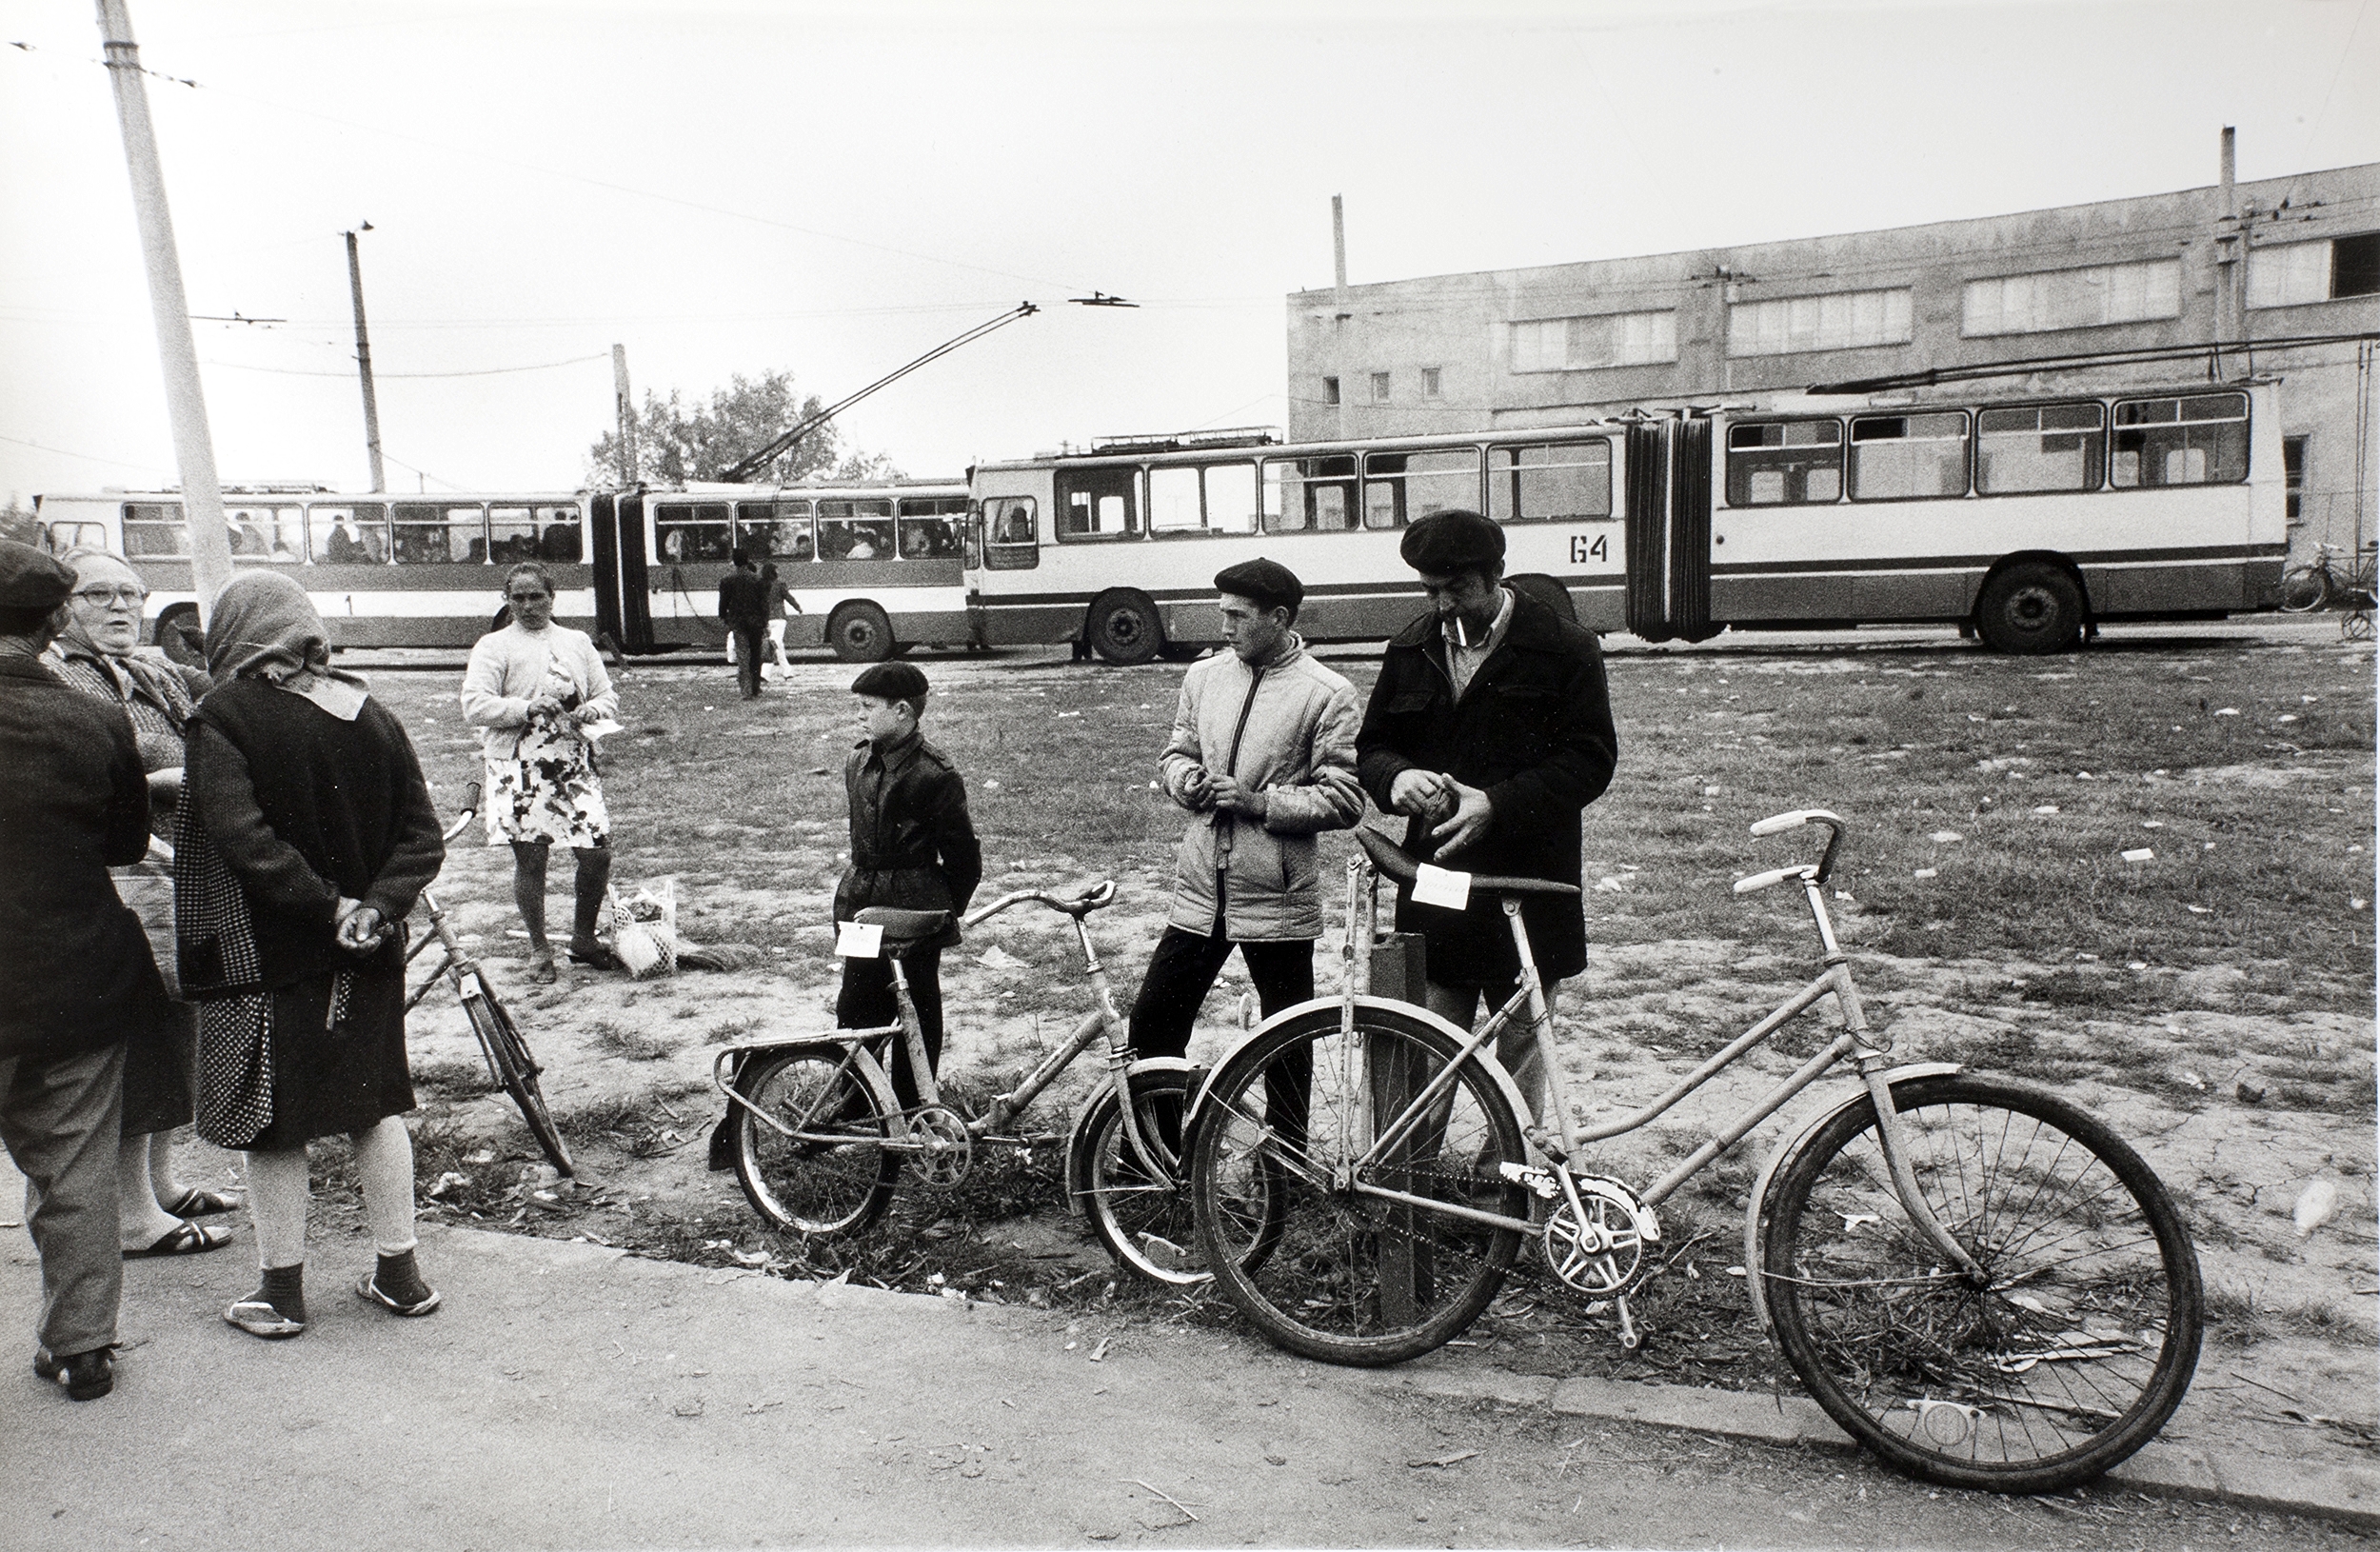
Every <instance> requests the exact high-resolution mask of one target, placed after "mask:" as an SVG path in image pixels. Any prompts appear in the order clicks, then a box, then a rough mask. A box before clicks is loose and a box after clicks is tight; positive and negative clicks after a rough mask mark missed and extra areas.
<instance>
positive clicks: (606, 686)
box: [463, 624, 620, 760]
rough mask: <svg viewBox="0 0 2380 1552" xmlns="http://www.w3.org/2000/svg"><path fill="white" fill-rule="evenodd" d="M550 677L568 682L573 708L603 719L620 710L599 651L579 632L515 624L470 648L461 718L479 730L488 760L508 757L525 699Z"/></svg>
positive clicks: (522, 722)
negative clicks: (574, 698)
mask: <svg viewBox="0 0 2380 1552" xmlns="http://www.w3.org/2000/svg"><path fill="white" fill-rule="evenodd" d="M549 676H550V677H554V678H560V679H565V680H567V681H569V684H570V688H571V692H572V693H573V694H575V695H576V696H577V697H578V700H577V703H576V704H577V705H578V706H594V707H596V708H597V709H598V710H600V711H601V712H602V713H603V714H604V715H605V716H606V717H616V716H618V715H619V714H620V696H619V692H617V691H616V690H614V689H613V688H612V687H611V675H609V674H607V673H605V671H604V655H603V654H602V653H601V652H598V651H597V650H595V644H594V642H592V641H590V640H589V639H588V638H587V634H586V632H585V631H584V630H573V629H571V628H570V627H568V626H548V627H545V629H544V630H537V631H530V630H524V629H522V628H521V627H520V626H519V625H517V624H515V625H508V626H506V627H504V628H503V629H502V630H491V631H489V632H488V633H487V634H486V635H485V636H482V637H481V638H480V639H479V640H478V642H477V643H475V644H474V645H473V646H472V647H471V662H470V666H469V667H466V668H465V669H464V670H463V720H464V721H466V722H467V723H469V724H470V725H471V726H474V727H477V728H478V729H479V730H480V735H479V738H480V749H481V752H483V753H484V754H486V757H487V758H488V759H490V760H510V759H512V758H513V756H514V753H515V751H517V750H518V749H519V748H520V746H521V734H522V733H523V732H524V731H525V730H526V728H527V726H528V720H529V702H530V701H532V700H534V699H536V697H537V693H538V691H540V690H541V689H544V688H545V687H546V681H547V679H548V677H549Z"/></svg>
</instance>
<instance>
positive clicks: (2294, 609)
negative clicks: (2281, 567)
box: [2281, 566, 2330, 614]
mask: <svg viewBox="0 0 2380 1552" xmlns="http://www.w3.org/2000/svg"><path fill="white" fill-rule="evenodd" d="M2329 602H2330V567H2325V566H2293V567H2290V568H2289V569H2288V570H2287V571H2285V572H2283V573H2282V574H2281V609H2282V612H2283V613H2286V614H2311V613H2312V612H2313V611H2314V610H2316V609H2318V608H2320V607H2323V606H2324V605H2325V604H2328V603H2329Z"/></svg>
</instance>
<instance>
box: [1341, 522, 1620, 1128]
mask: <svg viewBox="0 0 2380 1552" xmlns="http://www.w3.org/2000/svg"><path fill="white" fill-rule="evenodd" d="M1399 550H1400V553H1401V554H1402V555H1403V556H1404V560H1405V564H1406V565H1407V566H1410V567H1413V568H1414V570H1415V571H1417V572H1418V573H1419V575H1420V580H1421V588H1422V591H1423V592H1425V593H1427V594H1428V595H1429V599H1430V604H1431V608H1430V612H1428V613H1426V614H1424V615H1422V616H1421V617H1420V618H1419V619H1418V620H1416V621H1414V622H1413V624H1411V625H1410V626H1407V627H1405V628H1404V629H1403V630H1402V631H1400V632H1398V635H1397V636H1396V637H1395V638H1394V639H1393V640H1391V641H1390V642H1389V644H1388V653H1387V656H1386V657H1385V658H1384V659H1383V660H1382V662H1381V665H1380V677H1379V679H1378V682H1376V683H1375V684H1374V685H1373V686H1372V699H1371V703H1370V705H1369V706H1367V707H1366V708H1365V710H1364V716H1363V727H1362V730H1361V731H1360V732H1359V733H1358V734H1357V736H1356V758H1357V765H1356V769H1357V774H1358V775H1359V777H1360V778H1361V780H1362V782H1363V786H1364V790H1365V791H1366V792H1368V793H1369V794H1371V797H1372V801H1373V802H1375V803H1377V804H1378V805H1379V806H1380V807H1381V808H1383V809H1387V810H1390V811H1393V812H1396V813H1401V814H1406V815H1410V816H1411V823H1410V824H1409V825H1408V826H1406V830H1405V845H1406V846H1407V847H1408V848H1409V849H1411V850H1412V851H1414V852H1416V853H1417V854H1418V855H1420V856H1422V857H1427V858H1433V859H1436V860H1438V861H1439V862H1440V863H1441V864H1442V865H1443V866H1451V867H1457V868H1460V869H1463V870H1465V871H1468V872H1475V873H1504V874H1513V875H1518V876H1521V877H1526V878H1540V879H1551V880H1554V881H1557V882H1558V883H1563V884H1572V885H1575V884H1577V882H1578V878H1579V863H1578V850H1579V822H1578V815H1579V811H1580V810H1581V809H1583V808H1585V807H1586V806H1587V805H1588V804H1590V803H1593V802H1594V801H1595V800H1596V799H1597V798H1598V797H1600V796H1602V794H1603V789H1604V788H1605V787H1606V786H1610V785H1611V780H1612V766H1613V762H1614V760H1615V758H1616V754H1617V747H1618V742H1617V739H1616V736H1615V734H1614V733H1613V730H1612V706H1611V699H1610V696H1609V693H1608V692H1607V690H1606V688H1605V686H1604V680H1603V651H1602V647H1601V646H1600V645H1599V644H1598V643H1597V639H1596V636H1595V633H1594V632H1593V631H1591V630H1587V629H1585V628H1583V627H1579V626H1577V625H1575V624H1573V623H1571V622H1570V621H1568V620H1565V619H1563V618H1562V617H1561V616H1560V615H1558V614H1557V613H1556V612H1555V611H1554V610H1553V609H1552V608H1550V607H1547V606H1545V605H1544V604H1541V603H1539V602H1537V600H1536V599H1534V598H1531V597H1529V596H1528V595H1527V594H1525V593H1522V592H1519V591H1517V590H1516V589H1514V588H1511V587H1505V586H1503V585H1502V578H1503V574H1504V531H1503V529H1501V528H1499V527H1497V526H1496V525H1495V524H1494V523H1492V522H1490V521H1489V520H1488V519H1486V518H1484V517H1482V516H1480V515H1479V514H1478V513H1477V512H1466V511H1445V512H1434V513H1432V514H1431V515H1429V516H1428V517H1425V518H1422V519H1421V520H1420V521H1419V522H1418V523H1416V524H1414V525H1413V526H1412V527H1409V528H1407V529H1406V530H1405V536H1404V540H1403V543H1402V545H1401V546H1400V547H1399ZM1410 895H1411V890H1410V889H1409V888H1402V887H1400V888H1399V889H1398V894H1397V925H1398V927H1399V928H1401V929H1403V930H1405V931H1409V932H1418V933H1420V934H1421V935H1422V937H1423V938H1424V939H1425V940H1426V941H1427V944H1428V953H1427V965H1426V967H1427V971H1428V975H1429V993H1428V995H1429V1005H1430V1009H1431V1011H1433V1012H1435V1013H1438V1014H1439V1015H1440V1016H1442V1017H1444V1018H1446V1019H1448V1020H1450V1021H1452V1022H1453V1023H1455V1024H1457V1025H1461V1026H1462V1027H1464V1028H1469V1027H1470V1025H1471V1022H1472V1019H1473V1018H1474V1017H1475V1016H1476V1014H1477V1013H1478V1007H1479V1001H1480V997H1481V994H1482V993H1485V995H1486V998H1487V1002H1488V1005H1489V1006H1490V1007H1491V1008H1493V1007H1495V1006H1498V1005H1501V1004H1502V1003H1504V1002H1505V1001H1506V1000H1507V999H1509V998H1510V997H1511V996H1512V993H1513V990H1514V987H1515V985H1517V981H1518V979H1519V974H1520V959H1519V955H1518V954H1517V952H1516V951H1515V949H1514V947H1513V942H1512V935H1511V932H1510V929H1509V928H1507V927H1506V926H1505V925H1504V918H1503V915H1502V913H1501V912H1498V911H1493V910H1486V909H1472V910H1468V911H1450V910H1443V909H1440V908H1438V907H1437V906H1434V905H1416V904H1414V903H1413V901H1412V899H1411V898H1410ZM1521 921H1522V923H1523V924H1524V925H1525V926H1526V927H1527V929H1528V933H1529V953H1530V957H1531V958H1533V959H1534V960H1536V962H1537V973H1538V974H1539V976H1541V977H1542V978H1543V980H1544V982H1545V985H1546V995H1547V1000H1548V1002H1549V1004H1550V1003H1551V1001H1552V997H1553V987H1554V984H1555V983H1556V982H1557V981H1560V980H1561V979H1563V978H1564V977H1566V976H1574V975H1577V974H1578V973H1579V972H1580V971H1582V970H1584V969H1585V968H1586V967H1587V931H1586V916H1585V911H1584V908H1583V906H1582V905H1581V903H1580V901H1579V900H1577V898H1559V899H1556V898H1543V897H1537V898H1532V899H1530V900H1529V901H1528V902H1527V903H1526V904H1525V905H1523V906H1522V907H1521ZM1498 1046H1499V1048H1498V1051H1497V1054H1498V1056H1499V1057H1500V1058H1501V1059H1502V1060H1503V1062H1504V1065H1506V1067H1507V1068H1508V1069H1510V1070H1511V1071H1512V1072H1513V1074H1514V1076H1515V1078H1516V1079H1517V1080H1519V1082H1520V1084H1521V1086H1522V1090H1523V1092H1524V1093H1527V1094H1528V1095H1529V1097H1530V1100H1531V1103H1532V1104H1533V1105H1536V1106H1537V1108H1539V1109H1542V1108H1543V1096H1544V1087H1543V1084H1544V1078H1543V1075H1542V1074H1541V1073H1539V1072H1537V1063H1536V1061H1535V1055H1536V1052H1535V1044H1534V1036H1533V1035H1532V1034H1531V1032H1530V1031H1529V1030H1528V1028H1527V1027H1526V1026H1525V1025H1524V1026H1520V1027H1518V1028H1517V1029H1514V1030H1510V1031H1507V1033H1506V1035H1505V1036H1504V1037H1503V1038H1502V1039H1501V1040H1500V1041H1499V1042H1498Z"/></svg>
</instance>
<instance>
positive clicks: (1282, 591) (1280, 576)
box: [1215, 555, 1306, 614]
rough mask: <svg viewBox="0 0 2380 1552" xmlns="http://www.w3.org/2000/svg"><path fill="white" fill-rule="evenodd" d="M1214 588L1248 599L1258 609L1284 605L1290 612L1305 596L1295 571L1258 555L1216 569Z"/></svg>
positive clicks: (1304, 586)
mask: <svg viewBox="0 0 2380 1552" xmlns="http://www.w3.org/2000/svg"><path fill="white" fill-rule="evenodd" d="M1215 590H1216V591H1217V592H1219V593H1232V594H1234V595H1236V596H1238V597H1240V598H1244V599H1247V600H1249V601H1250V602H1251V603H1253V604H1255V605H1256V607H1259V608H1260V609H1277V608H1286V609H1288V610H1289V611H1290V612H1291V613H1293V614H1294V613H1296V612H1297V609H1298V606H1299V604H1302V603H1304V602H1305V596H1306V585H1305V584H1304V583H1302V582H1299V580H1298V573H1297V572H1295V571H1292V570H1291V569H1289V567H1285V566H1283V565H1281V563H1280V562H1279V561H1268V560H1266V559H1265V558H1264V557H1263V556H1261V555H1259V556H1258V557H1257V558H1256V559H1255V560H1252V561H1241V562H1240V564H1239V565H1237V566H1226V567H1223V568H1222V569H1221V570H1220V571H1218V572H1216V573H1215Z"/></svg>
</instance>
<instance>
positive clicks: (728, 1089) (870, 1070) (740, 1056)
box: [711, 1039, 901, 1126]
mask: <svg viewBox="0 0 2380 1552" xmlns="http://www.w3.org/2000/svg"><path fill="white" fill-rule="evenodd" d="M851 1045H852V1043H851V1042H850V1041H844V1040H817V1039H811V1040H773V1041H767V1042H764V1043H763V1044H761V1045H730V1046H727V1047H725V1048H724V1049H722V1050H721V1051H720V1052H719V1053H718V1054H717V1055H715V1056H713V1057H712V1058H711V1086H712V1087H713V1088H716V1089H717V1090H719V1092H720V1093H721V1095H723V1096H724V1098H725V1099H726V1101H727V1114H726V1115H725V1116H724V1118H723V1119H722V1120H721V1122H720V1124H721V1125H723V1126H724V1125H725V1124H727V1123H728V1122H730V1121H733V1120H734V1119H735V1114H736V1106H738V1105H742V1106H743V1107H744V1108H745V1109H747V1110H752V1102H751V1101H750V1100H747V1099H745V1098H744V1096H743V1095H742V1094H740V1093H738V1092H737V1088H738V1086H739V1085H740V1084H742V1083H743V1081H744V1067H745V1066H746V1065H748V1064H749V1063H750V1062H751V1061H752V1060H753V1059H754V1058H755V1057H760V1056H764V1055H774V1054H776V1053H777V1052H779V1051H796V1050H803V1049H805V1048H815V1049H817V1050H818V1051H819V1052H821V1053H822V1054H825V1053H832V1054H833V1055H834V1056H835V1057H836V1058H837V1059H840V1058H841V1057H842V1055H843V1052H844V1051H846V1050H849V1049H850V1048H851ZM857 1055H858V1058H859V1060H858V1061H857V1062H855V1063H854V1064H853V1067H854V1069H855V1070H856V1071H857V1072H858V1073H859V1075H860V1080H861V1081H862V1082H863V1083H864V1084H867V1087H868V1092H869V1093H870V1094H872V1095H874V1096H875V1098H876V1107H877V1109H878V1110H880V1111H882V1112H883V1114H885V1115H888V1116H889V1115H898V1114H899V1113H900V1111H901V1101H900V1099H899V1098H898V1097H897V1096H895V1095H894V1093H893V1086H892V1080H891V1079H890V1078H889V1077H887V1076H886V1075H885V1073H884V1069H883V1066H882V1065H880V1064H879V1063H878V1062H877V1060H876V1059H875V1058H874V1057H872V1056H870V1055H868V1053H867V1052H866V1051H864V1050H862V1051H859V1052H858V1053H857ZM730 1059H733V1060H734V1065H733V1067H732V1068H731V1067H730V1066H729V1065H728V1064H729V1061H730ZM759 1113H760V1112H759V1111H757V1110H753V1114H755V1115H758V1114H759Z"/></svg>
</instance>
